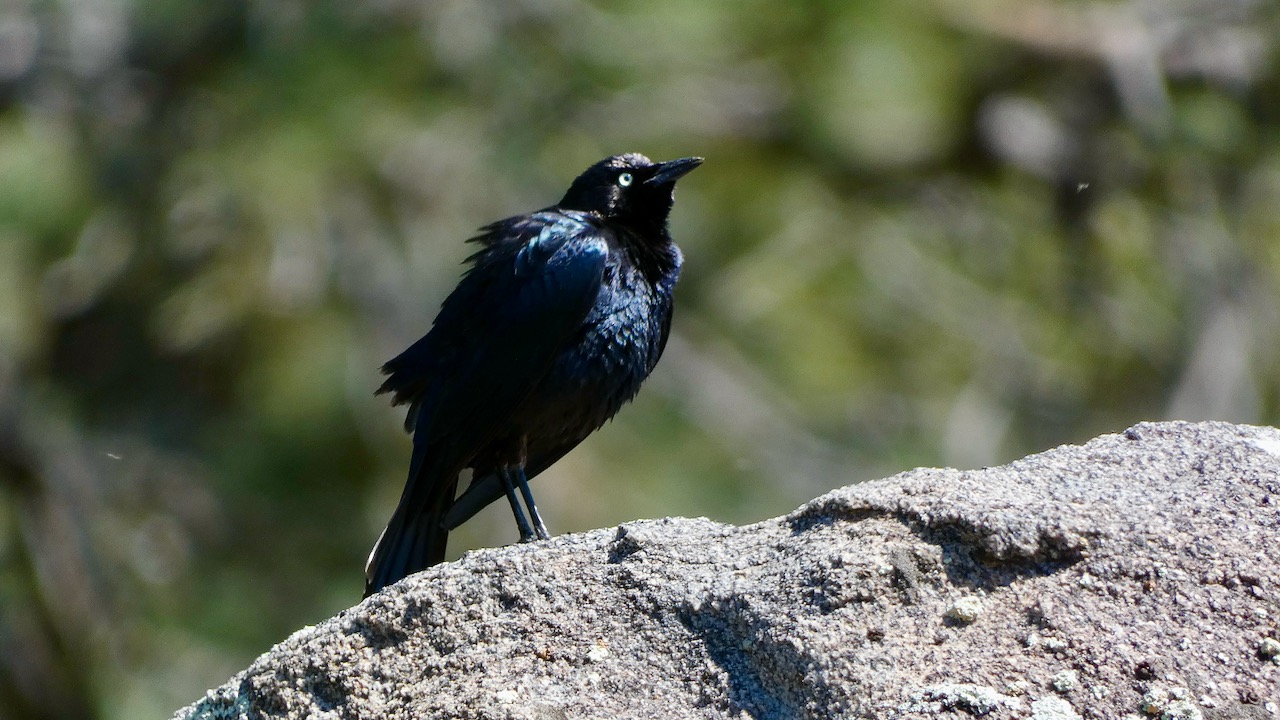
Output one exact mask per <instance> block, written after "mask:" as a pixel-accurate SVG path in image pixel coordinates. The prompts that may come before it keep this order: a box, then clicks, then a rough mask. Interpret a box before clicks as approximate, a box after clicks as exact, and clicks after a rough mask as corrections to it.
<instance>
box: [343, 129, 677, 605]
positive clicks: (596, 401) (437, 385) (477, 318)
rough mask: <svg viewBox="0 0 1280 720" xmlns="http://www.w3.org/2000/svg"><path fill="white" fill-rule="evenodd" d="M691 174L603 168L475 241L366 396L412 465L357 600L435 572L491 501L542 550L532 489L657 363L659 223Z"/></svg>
mask: <svg viewBox="0 0 1280 720" xmlns="http://www.w3.org/2000/svg"><path fill="white" fill-rule="evenodd" d="M700 164H702V158H696V157H689V158H681V159H679V160H669V161H667V162H657V163H655V162H653V161H651V160H649V158H646V157H645V156H643V155H638V154H627V155H615V156H613V157H609V158H605V159H604V160H601V161H600V162H598V163H596V164H595V165H592V166H591V167H589V168H587V170H586V171H585V172H583V173H582V174H581V175H579V176H578V178H577V179H576V180H574V181H573V184H572V185H571V186H570V187H569V191H568V192H566V193H565V195H564V198H562V199H561V200H560V202H558V203H556V204H555V205H553V206H551V207H549V208H546V209H545V210H539V211H538V212H535V213H531V214H528V215H517V216H515V217H510V218H507V219H505V220H499V221H498V222H495V223H493V224H492V225H487V226H485V227H483V228H481V234H480V235H479V236H478V237H475V238H473V239H472V241H473V242H476V243H479V244H480V245H481V249H480V251H479V252H477V253H475V254H474V255H472V256H471V257H470V258H469V262H470V263H471V267H470V268H469V269H468V271H467V272H466V274H465V275H464V276H463V278H462V280H461V281H460V282H459V283H458V287H457V288H455V289H454V291H453V292H452V293H451V294H450V295H449V297H448V298H446V299H445V301H444V304H443V305H442V306H441V308H440V313H439V314H438V315H437V316H436V319H435V322H434V323H433V324H432V327H431V331H430V332H428V333H427V335H426V336H425V337H423V338H422V339H421V340H419V341H417V342H416V343H414V344H413V345H412V346H411V347H409V349H408V350H405V351H404V352H403V353H401V354H400V355H399V356H398V357H396V358H394V359H393V360H391V361H390V362H388V363H387V364H386V365H384V366H383V368H382V370H383V372H384V373H386V374H387V376H388V377H387V380H386V382H384V383H383V385H382V387H381V388H379V390H378V392H379V393H385V392H389V393H392V397H393V404H396V405H400V404H407V405H408V406H409V410H408V415H407V417H406V418H405V430H406V431H409V432H412V433H413V456H412V460H411V461H410V464H409V478H408V480H407V481H406V483H405V487H404V493H403V494H402V495H401V496H400V504H399V505H398V506H397V507H396V510H395V513H394V514H393V515H392V516H391V521H390V522H389V523H388V524H387V527H386V529H385V530H383V532H382V536H381V537H380V538H379V539H378V543H377V544H376V545H375V546H374V548H373V552H372V554H371V555H370V556H369V563H368V566H367V567H366V568H365V595H366V596H368V595H370V594H372V593H374V592H377V591H378V590H380V589H381V588H382V587H384V586H386V585H389V584H391V583H393V582H396V581H397V580H399V579H401V578H403V577H404V576H406V575H408V574H410V573H412V572H416V571H418V570H421V569H423V568H426V567H429V566H431V565H434V564H436V563H439V562H441V561H442V560H443V559H444V551H445V542H446V540H447V538H448V533H449V531H450V530H452V529H454V528H456V527H458V526H459V525H461V524H462V523H463V522H465V521H466V520H467V519H469V518H470V517H471V516H473V515H475V514H476V513H477V512H479V511H480V510H481V509H482V508H484V507H485V506H486V505H488V504H489V503H491V502H493V501H495V500H497V499H499V498H501V497H502V496H503V495H505V496H506V498H507V500H508V501H510V503H511V511H512V513H513V514H514V515H515V520H516V525H517V526H518V527H519V530H520V540H521V541H522V542H526V541H530V540H533V539H535V538H538V539H545V538H547V537H549V535H548V534H547V529H546V527H545V526H544V525H543V523H542V519H541V518H540V517H539V516H538V508H537V506H535V505H534V502H533V495H532V493H530V491H529V484H528V481H529V478H532V477H534V476H535V475H537V474H538V473H540V472H542V471H543V470H546V469H547V468H548V467H550V466H551V464H552V463H554V462H555V461H557V460H559V459H560V458H561V457H562V456H564V454H565V453H567V452H569V451H570V450H572V449H573V448H574V447H575V446H577V444H578V443H580V442H582V440H583V439H584V438H586V437H587V435H589V434H591V432H592V431H594V430H595V429H596V428H598V427H600V426H601V425H603V424H604V423H605V421H607V420H609V419H610V418H612V417H613V415H614V413H616V412H617V411H618V409H619V408H620V407H622V405H623V404H624V403H626V402H627V401H628V400H630V399H631V398H633V397H634V396H635V394H636V392H637V391H638V390H639V389H640V383H642V382H643V381H644V379H645V378H646V377H648V375H649V373H650V371H652V370H653V367H654V365H656V364H657V362H658V358H659V357H660V356H661V355H662V350H663V348H664V347H665V346H666V343H667V335H668V333H669V332H670V329H671V299H672V298H671V293H672V290H673V288H674V287H675V284H676V279H677V278H679V276H680V265H681V262H682V259H681V255H680V249H679V248H678V247H676V244H675V243H674V242H673V241H672V240H671V235H670V234H669V233H668V231H667V216H668V215H669V214H670V212H671V206H672V203H673V202H674V192H675V184H676V181H677V180H679V179H680V178H681V177H683V176H684V175H685V174H686V173H688V172H689V171H690V170H693V169H694V168H696V167H698V165H700ZM467 468H471V470H472V475H471V483H470V485H469V486H468V487H467V488H466V490H465V491H464V492H463V493H462V495H461V496H457V487H458V476H459V475H460V474H461V473H462V471H463V470H465V469H467ZM522 499H523V501H524V505H525V507H526V508H527V509H528V516H527V517H526V514H525V511H524V510H523V509H522V508H521V500H522ZM530 518H531V519H532V520H530Z"/></svg>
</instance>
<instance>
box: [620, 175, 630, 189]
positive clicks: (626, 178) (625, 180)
mask: <svg viewBox="0 0 1280 720" xmlns="http://www.w3.org/2000/svg"><path fill="white" fill-rule="evenodd" d="M632 179H633V178H632V177H631V173H622V174H621V175H619V176H618V184H619V185H621V186H622V187H627V186H628V185H630V184H631V181H632Z"/></svg>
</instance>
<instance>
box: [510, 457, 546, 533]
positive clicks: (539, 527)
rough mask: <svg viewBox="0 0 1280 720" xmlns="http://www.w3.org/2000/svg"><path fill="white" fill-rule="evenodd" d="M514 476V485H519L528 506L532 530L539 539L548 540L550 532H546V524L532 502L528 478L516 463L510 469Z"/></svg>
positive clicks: (521, 467) (522, 468) (522, 467)
mask: <svg viewBox="0 0 1280 720" xmlns="http://www.w3.org/2000/svg"><path fill="white" fill-rule="evenodd" d="M512 472H513V473H514V474H515V476H516V485H517V486H519V487H520V494H521V495H523V496H524V504H525V506H526V507H528V508H529V516H530V517H532V518H533V530H534V532H536V533H537V534H538V539H539V540H550V539H551V533H549V532H547V526H546V525H543V524H542V516H541V515H539V514H538V506H537V505H535V504H534V502H533V492H532V491H531V490H529V478H528V477H526V476H525V474H524V466H523V465H517V466H516V467H515V468H513V469H512Z"/></svg>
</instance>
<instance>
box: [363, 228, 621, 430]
mask: <svg viewBox="0 0 1280 720" xmlns="http://www.w3.org/2000/svg"><path fill="white" fill-rule="evenodd" d="M483 230H484V232H483V234H481V235H480V236H478V237H476V238H472V241H473V242H480V243H483V244H484V245H485V247H484V248H483V249H482V250H480V251H479V252H477V253H476V254H474V255H472V256H471V257H470V258H468V261H469V262H470V263H472V267H471V268H470V269H469V270H468V272H467V273H466V275H465V276H464V277H463V278H462V280H461V282H459V283H458V287H457V288H455V289H454V291H453V292H452V293H451V294H450V295H449V297H448V298H446V299H445V301H444V303H443V304H442V306H441V308H440V313H439V314H438V315H437V316H436V320H435V323H434V325H433V327H432V329H431V332H430V333H428V334H427V335H426V336H424V337H423V338H422V339H420V340H418V341H417V342H416V343H414V344H413V345H412V346H410V347H409V348H408V349H407V350H405V351H404V352H403V353H401V354H400V355H398V356H397V357H395V358H393V359H392V360H390V361H389V362H387V363H386V364H385V365H384V366H383V368H382V369H383V372H384V373H386V374H387V375H388V377H387V379H386V381H385V382H384V383H383V384H382V387H380V388H379V389H378V393H379V394H381V393H385V392H391V393H394V397H393V401H392V402H393V404H396V405H400V404H405V403H408V404H409V406H410V407H409V412H408V414H407V417H406V418H405V429H406V430H409V431H413V430H415V426H417V430H418V432H421V430H422V429H423V428H421V423H422V422H423V418H421V417H420V416H422V415H431V416H435V417H440V418H441V419H446V420H448V419H452V420H456V418H451V417H450V415H451V412H453V411H465V410H468V409H471V408H474V409H476V410H480V409H481V408H487V409H488V412H487V414H488V415H491V416H492V415H498V416H501V415H503V414H505V413H504V410H508V411H509V410H510V409H512V408H513V407H514V406H515V404H516V403H518V402H519V401H520V400H522V399H523V397H524V395H525V394H527V392H528V391H529V389H530V388H531V387H532V385H533V383H534V382H535V381H536V380H537V379H538V378H539V377H540V376H541V373H543V372H545V370H546V368H547V366H549V364H550V362H551V361H552V360H553V359H554V358H555V356H556V354H557V353H558V352H559V351H560V350H561V349H562V348H563V346H564V344H565V343H566V341H567V340H568V338H569V336H570V335H572V334H573V333H574V332H575V331H576V330H578V329H579V328H580V327H581V325H582V322H583V321H584V320H585V319H586V317H587V314H588V313H589V312H590V310H591V307H592V306H593V305H594V303H595V300H596V295H597V293H598V292H599V288H600V283H601V278H602V276H603V273H604V267H605V263H606V260H607V258H608V240H607V238H606V237H605V234H604V233H605V231H604V230H602V229H601V228H600V227H599V226H598V225H597V224H596V223H595V222H593V221H592V218H591V216H589V215H587V214H586V213H579V212H572V211H565V212H560V211H542V212H538V213H534V214H532V215H527V216H520V217H516V218H509V219H507V220H503V221H500V222H497V223H494V224H492V225H489V226H486V227H485V228H483ZM486 399H487V400H489V401H492V402H494V403H496V404H493V405H487V404H486V402H485V400H486ZM424 402H425V403H430V404H431V405H433V406H434V409H433V410H432V411H431V412H428V413H424V412H422V411H420V410H419V406H420V405H421V404H423V403H424Z"/></svg>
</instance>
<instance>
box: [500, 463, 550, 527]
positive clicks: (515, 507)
mask: <svg viewBox="0 0 1280 720" xmlns="http://www.w3.org/2000/svg"><path fill="white" fill-rule="evenodd" d="M511 474H512V468H510V467H508V466H505V465H504V466H503V467H500V468H498V477H500V478H502V486H503V487H504V488H506V490H507V500H508V501H510V502H511V514H512V515H515V516H516V527H518V528H520V542H522V543H523V542H531V541H533V540H534V539H536V536H535V535H534V534H533V528H531V527H529V519H528V518H526V517H525V516H524V510H523V509H521V508H520V501H519V500H518V499H517V498H516V488H515V486H514V485H513V484H512V482H511ZM520 479H521V490H523V491H524V492H525V493H528V487H527V485H526V484H525V483H524V471H523V470H521V471H520ZM525 497H528V495H526V496H525ZM534 517H535V518H536V517H537V511H536V510H535V511H534ZM538 525H539V526H541V525H542V521H541V520H539V521H538ZM543 532H544V533H545V532H546V530H543Z"/></svg>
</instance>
